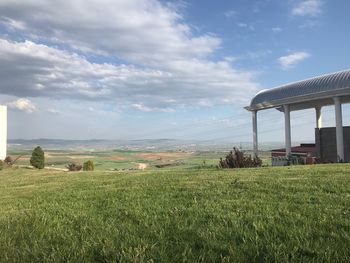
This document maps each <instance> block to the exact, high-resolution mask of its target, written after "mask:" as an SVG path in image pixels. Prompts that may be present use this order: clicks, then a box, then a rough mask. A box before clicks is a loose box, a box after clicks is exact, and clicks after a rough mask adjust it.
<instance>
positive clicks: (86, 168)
mask: <svg viewBox="0 0 350 263" xmlns="http://www.w3.org/2000/svg"><path fill="white" fill-rule="evenodd" d="M83 170H84V171H93V170H94V162H93V161H90V160H89V161H86V162H85V163H84V165H83Z"/></svg>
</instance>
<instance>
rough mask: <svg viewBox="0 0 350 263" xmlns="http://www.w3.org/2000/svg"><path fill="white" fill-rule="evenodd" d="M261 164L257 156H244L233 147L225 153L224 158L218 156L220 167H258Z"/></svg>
mask: <svg viewBox="0 0 350 263" xmlns="http://www.w3.org/2000/svg"><path fill="white" fill-rule="evenodd" d="M261 165H262V161H261V159H260V158H259V157H258V156H254V157H253V158H252V156H251V155H248V156H245V155H244V153H243V152H241V151H240V150H239V149H238V148H236V147H233V151H230V153H229V154H228V155H226V157H225V159H223V158H220V161H219V167H220V168H248V167H259V166H261Z"/></svg>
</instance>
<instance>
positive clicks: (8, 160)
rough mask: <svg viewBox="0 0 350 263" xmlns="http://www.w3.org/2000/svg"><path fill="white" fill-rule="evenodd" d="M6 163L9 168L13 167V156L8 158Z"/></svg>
mask: <svg viewBox="0 0 350 263" xmlns="http://www.w3.org/2000/svg"><path fill="white" fill-rule="evenodd" d="M4 163H5V164H7V165H8V166H11V165H12V164H13V159H12V157H11V156H6V158H5V160H4Z"/></svg>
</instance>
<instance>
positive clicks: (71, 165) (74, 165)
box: [66, 163, 83, 172]
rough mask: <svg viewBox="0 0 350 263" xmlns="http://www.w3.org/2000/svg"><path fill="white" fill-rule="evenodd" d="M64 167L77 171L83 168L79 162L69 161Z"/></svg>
mask: <svg viewBox="0 0 350 263" xmlns="http://www.w3.org/2000/svg"><path fill="white" fill-rule="evenodd" d="M66 167H67V169H68V170H69V171H71V172H78V171H80V170H81V169H82V168H83V166H82V165H81V164H79V163H69V164H68V165H67V166H66Z"/></svg>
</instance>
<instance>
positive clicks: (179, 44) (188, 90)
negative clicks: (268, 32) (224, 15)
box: [0, 0, 258, 110]
mask: <svg viewBox="0 0 350 263" xmlns="http://www.w3.org/2000/svg"><path fill="white" fill-rule="evenodd" d="M176 8H177V7H176V5H167V4H164V3H162V2H160V1H157V0H118V1H115V0H89V1H85V0H76V1H65V0H57V1H54V2H50V1H46V0H27V1H24V2H23V1H21V0H11V1H10V0H3V1H0V17H2V19H0V28H1V25H3V26H4V27H5V28H9V24H11V25H12V26H11V30H15V34H8V35H6V38H9V39H1V38H0V56H1V60H0V67H1V68H2V71H0V78H1V80H2V83H1V85H0V92H1V93H2V94H7V95H12V96H17V97H29V98H31V97H46V98H52V99H74V100H96V101H110V102H111V101H113V102H115V103H116V104H117V105H118V106H120V107H131V106H130V105H134V106H133V108H137V107H136V106H135V105H141V106H142V107H141V106H139V107H138V109H139V110H147V109H148V110H149V109H151V110H158V109H165V110H168V109H176V108H177V107H181V108H182V107H197V106H198V105H199V106H200V105H203V101H205V100H209V101H210V104H211V105H220V104H222V98H223V97H225V98H232V99H234V100H237V101H239V102H241V101H244V100H246V99H247V98H249V97H250V96H251V95H252V94H254V93H255V92H256V90H257V89H258V87H257V86H258V85H257V84H256V83H255V82H254V81H253V78H254V75H253V73H251V72H248V71H239V70H236V69H234V68H233V67H232V66H231V63H230V62H229V61H226V60H225V59H223V60H222V61H215V62H213V61H211V59H210V58H211V55H212V54H214V53H215V51H216V50H217V49H218V48H220V44H221V39H219V38H218V37H216V36H215V35H213V34H211V33H204V34H198V32H194V30H193V26H190V25H189V24H187V23H186V22H185V21H184V19H183V17H182V14H181V13H180V12H179V10H178V9H176ZM4 17H6V18H4ZM247 27H248V28H251V27H250V26H248V25H247ZM13 35H16V37H15V38H13V39H11V38H10V36H13ZM18 39H26V40H25V41H23V42H18ZM38 43H45V44H38ZM92 57H93V58H96V57H97V60H94V61H102V62H98V63H97V62H91V61H92ZM105 60H106V61H109V63H103V61H105ZM120 61H122V62H120ZM231 103H232V100H231Z"/></svg>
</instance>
